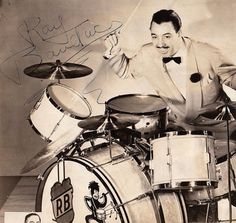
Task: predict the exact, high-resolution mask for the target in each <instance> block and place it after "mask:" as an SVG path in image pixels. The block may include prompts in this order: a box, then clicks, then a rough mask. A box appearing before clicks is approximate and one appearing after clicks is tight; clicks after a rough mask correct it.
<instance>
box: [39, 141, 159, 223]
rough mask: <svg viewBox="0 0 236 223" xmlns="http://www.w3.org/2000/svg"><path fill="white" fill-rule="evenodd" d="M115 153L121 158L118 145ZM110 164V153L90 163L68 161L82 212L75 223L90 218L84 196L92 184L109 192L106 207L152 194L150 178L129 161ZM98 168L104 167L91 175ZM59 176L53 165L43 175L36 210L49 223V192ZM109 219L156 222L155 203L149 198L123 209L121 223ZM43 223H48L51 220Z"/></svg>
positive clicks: (76, 206) (91, 156) (67, 170)
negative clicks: (109, 204)
mask: <svg viewBox="0 0 236 223" xmlns="http://www.w3.org/2000/svg"><path fill="white" fill-rule="evenodd" d="M112 151H113V155H114V156H117V155H121V154H122V152H123V151H122V149H121V148H120V147H119V146H117V145H116V146H115V148H114V147H113V150H112ZM108 161H109V151H108V149H103V150H98V151H95V152H92V153H91V154H89V159H87V158H86V159H85V158H75V157H71V158H67V159H66V160H65V175H66V177H70V179H71V182H72V185H73V190H74V210H75V211H76V210H80V211H79V213H77V214H75V219H74V222H85V220H84V219H85V216H86V215H88V214H90V212H89V210H88V209H87V208H86V206H85V204H84V196H89V189H88V185H89V182H90V181H92V180H95V181H97V182H99V186H100V193H102V192H108V202H107V203H110V202H111V201H112V202H113V203H117V204H119V203H123V202H126V201H129V200H132V199H133V198H135V197H138V196H139V195H141V194H143V193H146V192H147V191H149V190H150V184H149V182H148V180H147V178H146V177H145V175H144V174H143V172H141V171H140V169H139V168H138V166H137V165H136V163H135V162H134V161H133V160H132V159H131V158H130V157H129V158H126V159H121V160H118V161H117V163H113V164H111V163H108ZM105 163H106V164H105ZM103 164H104V165H103ZM97 165H101V166H100V167H99V168H94V169H93V171H89V170H90V168H93V167H96V166H97ZM61 172H63V171H61ZM124 173H125V174H124ZM57 175H58V174H57V167H56V165H55V164H53V165H51V166H50V167H49V168H48V169H47V170H46V171H45V173H44V174H43V178H44V179H43V180H42V181H41V182H40V185H39V188H38V193H37V201H36V210H37V211H42V213H43V216H47V219H52V218H53V212H52V208H51V204H50V203H51V202H50V190H51V187H52V185H53V184H54V183H55V181H57ZM119 216H122V217H120V218H123V220H121V219H119ZM106 219H107V220H106V222H107V223H109V222H157V218H156V211H155V209H154V203H153V201H152V200H151V199H150V197H145V198H143V199H140V200H138V199H137V200H134V201H132V202H130V203H127V204H125V205H124V206H122V207H121V208H120V215H118V220H115V216H114V215H112V216H111V218H110V217H107V218H106ZM44 222H48V220H46V221H44Z"/></svg>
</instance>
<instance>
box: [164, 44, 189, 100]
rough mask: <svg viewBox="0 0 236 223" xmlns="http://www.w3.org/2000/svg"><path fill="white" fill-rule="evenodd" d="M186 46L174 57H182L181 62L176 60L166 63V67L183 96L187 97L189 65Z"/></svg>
mask: <svg viewBox="0 0 236 223" xmlns="http://www.w3.org/2000/svg"><path fill="white" fill-rule="evenodd" d="M186 54H187V50H186V47H184V48H182V49H180V50H179V51H178V52H177V53H176V54H175V55H174V56H173V57H181V63H180V64H178V63H176V62H175V61H174V60H171V61H170V62H168V63H166V64H165V65H164V67H165V68H166V70H167V73H168V74H169V75H170V77H171V79H172V81H173V82H174V84H175V86H176V87H177V88H178V90H179V91H180V92H181V94H182V96H183V97H184V98H185V99H186V88H187V87H186V77H187V67H186Z"/></svg>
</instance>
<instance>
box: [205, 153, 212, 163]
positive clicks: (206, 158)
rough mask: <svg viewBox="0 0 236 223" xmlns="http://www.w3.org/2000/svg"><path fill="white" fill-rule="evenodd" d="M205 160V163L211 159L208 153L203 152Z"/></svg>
mask: <svg viewBox="0 0 236 223" xmlns="http://www.w3.org/2000/svg"><path fill="white" fill-rule="evenodd" d="M205 161H206V163H210V161H211V158H210V153H205Z"/></svg>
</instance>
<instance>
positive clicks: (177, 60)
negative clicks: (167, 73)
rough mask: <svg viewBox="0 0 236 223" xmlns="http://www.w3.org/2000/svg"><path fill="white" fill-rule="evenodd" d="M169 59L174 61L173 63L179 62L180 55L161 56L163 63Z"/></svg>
mask: <svg viewBox="0 0 236 223" xmlns="http://www.w3.org/2000/svg"><path fill="white" fill-rule="evenodd" d="M171 60H173V61H175V63H177V64H180V63H181V57H163V58H162V61H163V63H168V62H170V61H171Z"/></svg>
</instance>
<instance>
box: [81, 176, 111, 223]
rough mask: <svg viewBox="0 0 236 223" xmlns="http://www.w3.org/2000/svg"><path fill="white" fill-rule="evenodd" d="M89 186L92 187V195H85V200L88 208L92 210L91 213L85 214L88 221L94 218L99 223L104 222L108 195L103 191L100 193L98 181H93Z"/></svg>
mask: <svg viewBox="0 0 236 223" xmlns="http://www.w3.org/2000/svg"><path fill="white" fill-rule="evenodd" d="M88 188H89V189H90V194H91V196H85V197H84V201H85V204H86V205H87V207H88V209H89V210H90V211H91V214H90V215H86V216H85V221H86V223H89V222H90V221H91V220H94V221H96V222H98V223H103V222H104V221H105V220H106V216H107V214H106V210H105V209H104V208H105V206H106V205H107V195H106V194H105V193H102V196H101V197H100V195H99V184H98V183H97V182H96V181H91V182H90V183H89V186H88Z"/></svg>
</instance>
